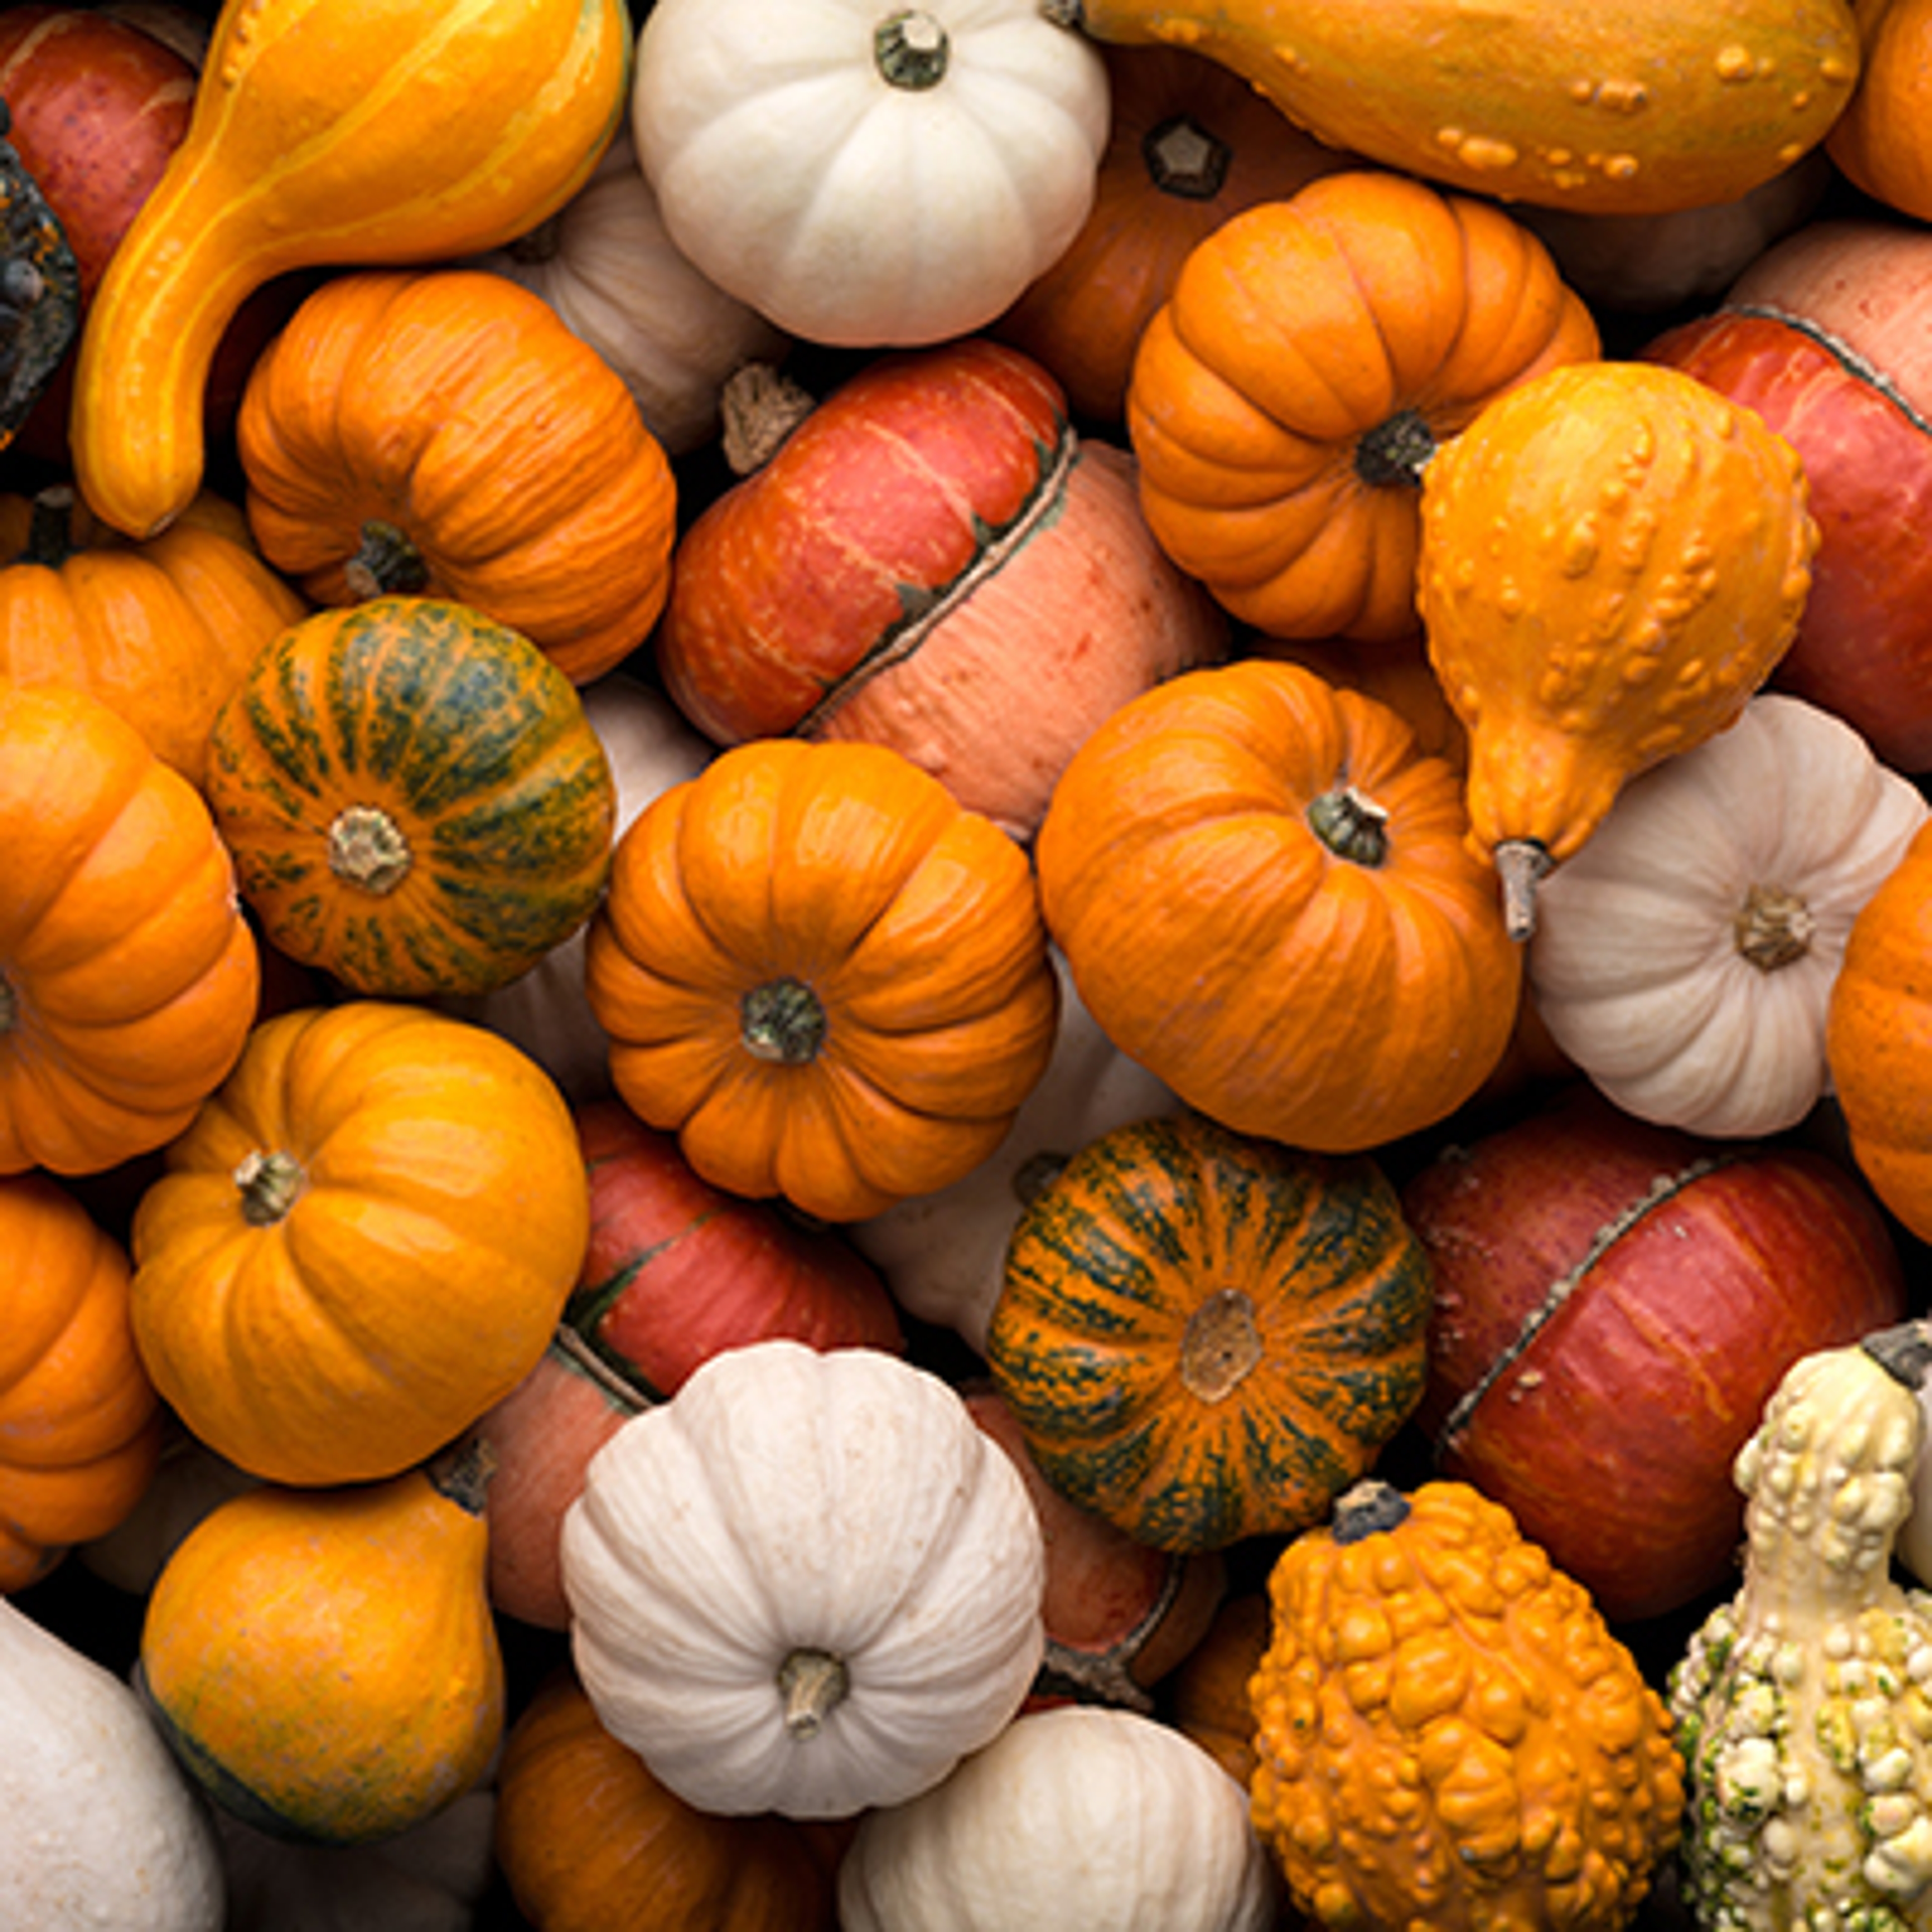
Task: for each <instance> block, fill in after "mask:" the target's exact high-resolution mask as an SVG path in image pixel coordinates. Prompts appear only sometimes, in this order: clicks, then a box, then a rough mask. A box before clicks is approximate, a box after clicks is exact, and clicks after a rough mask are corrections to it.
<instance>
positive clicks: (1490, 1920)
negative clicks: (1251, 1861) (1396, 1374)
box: [1250, 1478, 1684, 1932]
mask: <svg viewBox="0 0 1932 1932" xmlns="http://www.w3.org/2000/svg"><path fill="white" fill-rule="evenodd" d="M1269 1598H1270V1603H1271V1619H1272V1621H1271V1636H1270V1640H1269V1643H1268V1649H1267V1650H1266V1652H1265V1653H1264V1655H1263V1656H1262V1661H1261V1664H1260V1666H1259V1668H1258V1670H1256V1673H1255V1676H1254V1678H1253V1682H1252V1684H1251V1685H1250V1698H1251V1700H1252V1702H1253V1706H1254V1712H1255V1718H1256V1751H1257V1753H1258V1755H1259V1763H1258V1765H1257V1766H1256V1770H1255V1772H1254V1776H1253V1784H1252V1797H1253V1817H1254V1821H1255V1825H1256V1829H1258V1830H1259V1832H1260V1833H1261V1835H1262V1838H1263V1839H1264V1840H1265V1841H1266V1842H1267V1843H1268V1844H1269V1845H1270V1846H1271V1847H1272V1848H1273V1849H1274V1852H1275V1855H1276V1856H1277V1858H1278V1860H1279V1861H1280V1865H1281V1868H1282V1870H1283V1874H1284V1875H1285V1876H1286V1879H1287V1881H1288V1884H1289V1890H1290V1891H1291V1893H1292V1895H1293V1898H1294V1901H1295V1904H1296V1906H1298V1908H1299V1909H1301V1911H1303V1912H1306V1913H1307V1914H1308V1915H1310V1917H1312V1918H1315V1919H1316V1920H1317V1921H1319V1923H1320V1924H1322V1925H1324V1926H1326V1927H1331V1928H1334V1932H1369V1928H1372V1927H1373V1928H1382V1927H1388V1928H1397V1927H1403V1928H1415V1927H1425V1926H1426V1927H1429V1928H1430V1932H1522V1928H1523V1927H1532V1926H1534V1927H1538V1928H1540V1932H1609V1928H1612V1927H1618V1926H1622V1925H1624V1924H1628V1921H1630V1919H1631V1917H1632V1916H1633V1915H1634V1913H1635V1912H1636V1910H1637V1906H1638V1905H1639V1904H1640V1903H1641V1901H1642V1900H1643V1898H1644V1897H1645V1896H1646V1894H1647V1893H1648V1892H1649V1888H1650V1885H1651V1882H1652V1877H1653V1876H1654V1874H1655V1871H1656V1870H1657V1868H1658V1866H1659V1865H1660V1864H1661V1861H1663V1860H1664V1858H1665V1857H1666V1856H1667V1855H1668V1854H1669V1853H1670V1851H1671V1850H1672V1849H1673V1847H1674V1846H1675V1845H1676V1843H1677V1841H1678V1838H1679V1832H1680V1829H1681V1819H1680V1815H1679V1814H1680V1811H1681V1808H1682V1804H1683V1802H1684V1784H1683V1769H1682V1763H1681V1762H1680V1760H1679V1757H1678V1754H1677V1751H1676V1747H1675V1745H1674V1744H1673V1742H1672V1739H1671V1736H1670V1721H1669V1719H1668V1717H1667V1715H1666V1712H1665V1710H1664V1705H1663V1702H1662V1700H1661V1698H1660V1697H1658V1694H1657V1693H1656V1692H1655V1691H1653V1690H1652V1689H1651V1688H1650V1687H1649V1685H1647V1684H1646V1682H1645V1681H1644V1679H1643V1674H1642V1673H1641V1671H1640V1669H1639V1667H1638V1666H1637V1661H1636V1660H1635V1658H1634V1657H1633V1656H1632V1655H1631V1653H1630V1652H1629V1651H1628V1649H1625V1646H1623V1645H1622V1643H1620V1642H1619V1640H1617V1638H1616V1637H1615V1636H1614V1635H1613V1634H1612V1633H1611V1631H1610V1628H1609V1627H1608V1626H1607V1625H1606V1624H1605V1623H1604V1619H1603V1618H1602V1616H1601V1614H1600V1613H1598V1610H1597V1608H1596V1606H1595V1603H1594V1602H1593V1601H1592V1599H1591V1598H1590V1596H1589V1592H1587V1591H1586V1590H1585V1589H1584V1588H1583V1586H1582V1585H1581V1584H1580V1583H1577V1581H1576V1580H1574V1578H1572V1577H1568V1576H1567V1575H1565V1574H1564V1573H1563V1572H1562V1571H1560V1570H1559V1569H1557V1568H1555V1567H1554V1566H1553V1565H1552V1564H1551V1562H1550V1559H1549V1557H1548V1556H1547V1554H1546V1553H1544V1550H1542V1549H1541V1548H1540V1547H1538V1545H1536V1544H1532V1543H1530V1542H1528V1541H1525V1540H1524V1538H1523V1536H1522V1535H1521V1534H1520V1532H1519V1531H1518V1529H1517V1526H1516V1522H1515V1520H1514V1517H1511V1514H1509V1512H1508V1511H1507V1510H1506V1509H1505V1508H1502V1505H1499V1504H1497V1503H1494V1502H1490V1500H1489V1499H1487V1498H1486V1497H1484V1496H1482V1495H1481V1493H1479V1492H1478V1490H1475V1489H1474V1488H1473V1487H1470V1486H1469V1485H1468V1484H1463V1483H1456V1482H1432V1483H1427V1484H1424V1485H1422V1486H1421V1487H1420V1488H1419V1489H1418V1490H1415V1492H1414V1493H1413V1494H1412V1495H1404V1494H1403V1493H1401V1492H1400V1491H1398V1490H1396V1489H1394V1487H1391V1485H1390V1484H1387V1483H1385V1482H1382V1481H1377V1480H1376V1479H1374V1478H1370V1479H1368V1480H1367V1481H1364V1482H1362V1483H1360V1484H1356V1485H1355V1487H1353V1488H1352V1489H1351V1490H1348V1491H1346V1492H1345V1493H1344V1494H1343V1496H1342V1497H1341V1499H1340V1501H1339V1502H1337V1505H1336V1509H1335V1513H1334V1520H1333V1522H1332V1523H1331V1525H1330V1526H1329V1527H1328V1528H1326V1529H1319V1530H1309V1531H1305V1532H1303V1534H1302V1535H1300V1536H1298V1537H1297V1538H1295V1539H1294V1540H1293V1541H1292V1542H1290V1543H1289V1544H1288V1545H1287V1546H1286V1548H1285V1549H1284V1550H1283V1553H1282V1554H1281V1556H1280V1558H1279V1559H1277V1562H1276V1565H1275V1568H1274V1573H1273V1574H1272V1576H1271V1578H1270V1580H1269Z"/></svg>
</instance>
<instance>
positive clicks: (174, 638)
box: [0, 16, 308, 786]
mask: <svg viewBox="0 0 1932 1932" xmlns="http://www.w3.org/2000/svg"><path fill="white" fill-rule="evenodd" d="M0 18H4V16H0ZM0 556H4V557H5V559H6V561H5V563H4V564H0V676H5V677H7V678H10V679H13V681H14V682H17V683H19V684H28V685H40V684H74V685H80V687H81V688H83V690H86V691H92V693H93V694H94V695H95V697H98V698H99V699H100V700H101V701H102V702H103V703H104V704H106V705H107V706H108V707H109V709H111V710H114V711H118V712H119V713H120V714H121V716H122V717H124V718H126V719H127V721H128V722H129V723H130V724H132V725H133V727H135V729H136V730H138V731H139V733H141V735H142V737H144V738H145V739H147V741H148V743H149V744H150V745H152V746H153V748H154V750H155V751H156V752H157V754H159V755H160V757H162V758H163V759H164V760H166V762H167V763H169V764H170V765H172V766H174V768H175V770H177V771H178V772H180V773H181V775H182V776H183V777H184V778H186V779H187V781H189V783H190V784H194V785H197V786H198V785H199V784H201V783H202V780H203V778H204V777H205V772H206V765H207V760H208V733H210V731H211V730H213V729H214V715H215V713H216V712H217V711H219V710H220V708H221V706H222V705H223V703H225V702H226V700H227V698H228V697H229V694H230V693H231V692H232V691H233V690H234V689H235V688H236V685H239V683H240V682H242V678H243V676H244V675H245V673H246V672H247V670H248V667H249V665H250V664H251V663H252V662H253V661H254V657H255V654H256V652H257V651H258V650H260V649H261V648H262V646H263V645H265V644H266V643H268V642H269V640H270V639H271V638H272V637H275V636H276V635H278V634H279V633H280V632H281V631H284V630H285V629H287V627H288V626H289V625H291V624H293V623H296V622H298V621H299V619H301V618H302V616H305V614H306V613H307V611H308V604H306V603H305V601H303V599H302V598H301V597H300V596H299V595H297V594H296V592H295V591H294V590H293V589H290V586H288V585H287V584H286V583H284V582H283V580H281V577H278V576H277V575H276V574H275V571H273V570H272V569H271V568H269V565H268V564H267V563H266V562H264V561H263V558H262V556H261V555H260V553H259V552H258V551H257V549H256V547H255V545H254V540H253V538H251V536H250V535H249V533H248V523H247V521H246V520H245V518H244V517H243V515H242V512H241V511H240V510H239V509H238V508H236V506H235V505H233V504H232V503H230V502H229V501H228V500H227V499H226V498H225V497H220V496H215V495H214V494H213V493H211V492H210V491H207V490H204V491H202V493H200V494H199V496H196V499H194V501H193V502H191V503H190V505H188V506H187V508H186V509H185V510H184V511H182V513H181V515H180V517H178V518H177V519H176V520H175V522H174V523H172V525H171V526H169V528H168V529H166V530H164V531H163V532H161V534H160V535H159V536H157V537H154V538H150V539H149V540H148V541H147V542H145V543H131V542H130V541H127V539H126V538H124V537H121V536H120V535H118V533H117V532H114V531H113V530H110V529H107V528H105V527H104V526H103V525H102V524H101V523H100V522H99V520H98V519H97V518H95V517H92V516H91V515H90V514H89V513H88V512H87V511H86V509H85V508H83V507H82V506H80V505H77V503H76V502H75V501H74V491H73V489H72V487H71V485H69V484H65V483H62V484H49V485H48V486H47V487H46V488H45V489H43V490H40V492H39V493H37V495H35V496H33V497H32V498H31V499H29V498H28V497H26V496H0Z"/></svg>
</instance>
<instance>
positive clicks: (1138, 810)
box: [1035, 658, 1522, 1154]
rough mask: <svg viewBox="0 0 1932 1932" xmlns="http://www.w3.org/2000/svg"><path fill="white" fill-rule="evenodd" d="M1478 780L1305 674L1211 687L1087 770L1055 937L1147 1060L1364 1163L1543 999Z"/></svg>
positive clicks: (1303, 1141)
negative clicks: (1477, 847) (1471, 788)
mask: <svg viewBox="0 0 1932 1932" xmlns="http://www.w3.org/2000/svg"><path fill="white" fill-rule="evenodd" d="M1468 840H1469V816H1468V814H1467V811H1466V809H1465V808H1464V806H1463V796H1462V787H1461V784H1460V781H1459V779H1458V776H1457V772H1456V770H1455V768H1454V766H1451V765H1450V764H1449V763H1447V762H1446V761H1445V760H1442V759H1441V758H1437V757H1429V756H1427V755H1425V754H1424V753H1422V752H1421V751H1420V750H1419V749H1418V747H1417V745H1416V741H1415V733H1414V732H1413V731H1412V730H1411V728H1410V727H1409V725H1408V724H1407V723H1406V722H1405V721H1404V720H1403V718H1400V716H1399V715H1397V713H1396V712H1394V711H1393V710H1392V709H1390V708H1389V707H1388V706H1386V705H1385V704H1382V703H1379V702H1377V701H1376V700H1374V699H1373V698H1370V697H1364V695H1362V694H1361V693H1359V692H1356V691H1349V690H1347V689H1345V688H1340V687H1337V686H1335V685H1330V684H1329V683H1328V682H1326V681H1325V679H1322V678H1321V677H1319V676H1317V675H1316V673H1314V672H1313V671H1310V670H1306V669H1304V667H1301V666H1300V665H1297V664H1287V663H1277V662H1274V661H1269V660H1267V659H1264V658H1249V659H1246V660H1244V661H1241V662H1240V663H1237V664H1228V665H1224V666H1220V667H1216V668H1213V669H1210V670H1198V671H1191V672H1189V673H1187V674H1186V675H1185V676H1181V677H1178V678H1175V679H1172V680H1171V681H1170V682H1168V683H1166V684H1164V685H1161V686H1160V687H1159V688H1157V689H1156V690H1154V691H1149V692H1148V693H1147V694H1145V696H1143V697H1139V698H1136V700H1134V701H1133V703H1130V704H1128V705H1127V706H1124V707H1123V708H1122V709H1121V710H1120V711H1118V712H1116V713H1115V715H1113V716H1112V718H1109V720H1108V721H1106V724H1103V725H1102V726H1101V727H1100V729H1099V730H1097V731H1096V732H1095V733H1094V735H1093V736H1091V738H1090V739H1088V741H1087V742H1086V743H1085V745H1082V747H1081V748H1080V750H1079V751H1078V752H1077V753H1076V754H1075V755H1074V757H1073V762H1072V763H1070V765H1069V766H1068V767H1067V772H1066V774H1065V775H1064V777H1063V778H1062V779H1061V783H1060V785H1059V787H1058V790H1056V791H1055V793H1054V797H1053V803H1052V808H1050V810H1049V811H1048V813H1047V816H1046V823H1045V824H1044V825H1043V826H1042V827H1041V829H1040V839H1039V842H1038V844H1037V848H1036V853H1035V856H1036V859H1037V864H1038V867H1039V873H1040V895H1041V902H1042V905H1043V910H1045V913H1046V922H1047V926H1048V929H1049V932H1051V933H1052V936H1053V938H1054V939H1055V941H1056V942H1057V943H1058V945H1059V947H1060V950H1061V952H1062V953H1063V954H1064V956H1065V958H1066V961H1067V967H1068V969H1069V971H1070V972H1071V974H1072V975H1073V983H1074V985H1075V986H1076V989H1078V990H1079V995H1080V997H1081V999H1082V1002H1083V1003H1084V1004H1085V1005H1086V1007H1087V1008H1088V1011H1089V1012H1091V1013H1092V1014H1093V1016H1094V1019H1096V1020H1097V1022H1099V1024H1100V1026H1101V1028H1102V1029H1103V1031H1105V1032H1106V1034H1107V1035H1108V1037H1109V1038H1110V1039H1112V1040H1114V1041H1115V1043H1117V1044H1118V1046H1120V1047H1121V1049H1122V1051H1123V1052H1126V1053H1127V1054H1129V1055H1131V1056H1132V1057H1133V1058H1134V1059H1136V1060H1137V1061H1139V1062H1141V1064H1142V1065H1144V1066H1145V1067H1147V1068H1148V1070H1150V1071H1151V1073H1154V1075H1155V1076H1156V1077H1157V1079H1161V1080H1163V1081H1165V1082H1166V1084H1167V1085H1169V1087H1171V1088H1173V1090H1174V1091H1175V1093H1177V1094H1179V1095H1180V1096H1181V1098H1182V1099H1183V1100H1186V1101H1187V1103H1189V1104H1190V1106H1193V1107H1196V1108H1197V1109H1199V1111H1200V1112H1202V1113H1204V1114H1206V1115H1208V1116H1210V1117H1211V1118H1213V1119H1214V1120H1217V1121H1220V1123H1221V1124H1223V1126H1226V1127H1233V1128H1235V1130H1237V1131H1238V1132H1241V1133H1252V1134H1257V1135H1260V1136H1265V1137H1267V1138H1269V1139H1276V1140H1280V1141H1285V1142H1289V1144H1291V1145H1296V1146H1300V1147H1304V1148H1310V1149H1313V1150H1315V1151H1319V1152H1322V1153H1330V1154H1343V1153H1356V1152H1360V1151H1364V1150H1365V1149H1367V1148H1373V1147H1375V1146H1376V1145H1379V1144H1380V1143H1382V1142H1386V1141H1390V1140H1394V1139H1397V1138H1399V1137H1400V1136H1402V1135H1403V1134H1406V1133H1412V1132H1414V1131H1415V1130H1418V1129H1420V1128H1422V1127H1428V1126H1430V1125H1433V1124H1435V1123H1436V1122H1437V1121H1441V1120H1442V1119H1443V1118H1445V1117H1446V1116H1447V1115H1448V1114H1450V1113H1451V1112H1453V1111H1454V1109H1456V1108H1457V1107H1459V1106H1461V1105H1462V1104H1463V1102H1464V1101H1466V1100H1468V1099H1469V1098H1470V1097H1472V1095H1473V1094H1475V1091H1477V1089H1478V1088H1479V1087H1480V1086H1481V1085H1482V1083H1483V1082H1484V1079H1487V1076H1489V1074H1490V1072H1491V1070H1493V1068H1494V1067H1496V1064H1497V1063H1498V1062H1499V1060H1500V1059H1501V1058H1502V1054H1503V1052H1504V1049H1505V1047H1506V1046H1507V1045H1508V1042H1509V1040H1510V1037H1511V1032H1512V1031H1513V1030H1514V1026H1515V1024H1516V1013H1517V1002H1518V997H1519V993H1520V987H1521V982H1522V965H1521V961H1520V957H1519V949H1518V948H1517V947H1516V946H1515V944H1514V942H1513V941H1511V939H1510V938H1509V936H1508V933H1507V932H1506V931H1505V928H1504V925H1503V921H1502V904H1501V899H1500V895H1499V892H1498V889H1497V885H1496V878H1495V876H1494V874H1493V872H1492V871H1490V868H1489V867H1488V866H1487V864H1486V863H1485V862H1484V861H1483V860H1482V859H1481V858H1479V857H1478V856H1477V855H1476V854H1475V853H1474V852H1473V851H1472V850H1471V849H1470V847H1469V842H1468Z"/></svg>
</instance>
